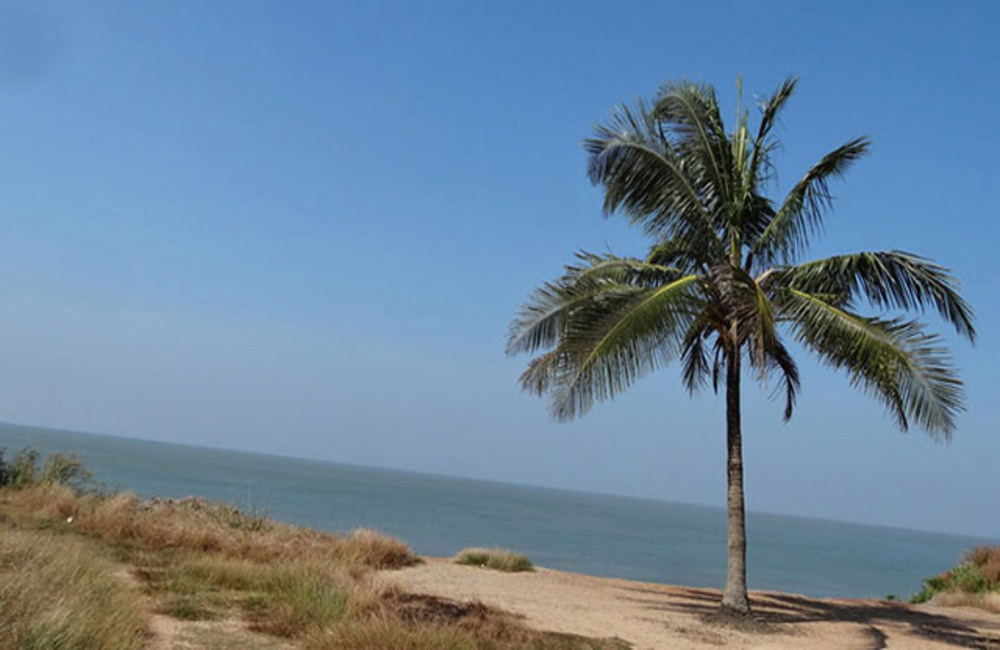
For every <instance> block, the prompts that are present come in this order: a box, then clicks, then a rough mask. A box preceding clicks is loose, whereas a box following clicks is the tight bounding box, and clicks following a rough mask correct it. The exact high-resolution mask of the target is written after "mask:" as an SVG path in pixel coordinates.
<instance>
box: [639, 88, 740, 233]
mask: <svg viewBox="0 0 1000 650" xmlns="http://www.w3.org/2000/svg"><path fill="white" fill-rule="evenodd" d="M653 115H654V117H655V118H656V119H658V120H659V121H660V122H661V124H663V125H664V126H665V127H666V134H667V137H668V138H669V139H670V140H671V143H672V144H673V145H674V147H675V148H676V149H677V150H679V151H680V152H681V155H682V156H683V157H684V158H685V159H688V160H692V161H694V162H695V163H696V165H693V166H692V167H693V168H694V169H693V172H694V174H695V175H696V176H701V177H705V179H706V183H705V185H706V187H709V188H711V190H712V194H713V196H712V197H711V200H712V205H710V206H709V209H710V211H712V212H717V213H722V212H723V211H724V208H725V206H727V205H728V204H729V201H730V197H731V196H732V189H733V188H732V179H731V178H730V174H729V171H730V170H731V169H732V165H731V164H730V161H729V159H730V155H731V154H730V144H729V140H728V138H727V136H726V129H725V125H724V124H723V121H722V115H721V114H720V113H719V103H718V100H717V99H716V97H715V89H714V88H712V87H711V86H708V85H703V84H696V83H693V82H690V81H677V82H668V83H667V84H665V85H664V86H663V87H662V88H661V89H660V95H659V97H658V98H657V100H656V103H655V105H654V107H653ZM725 225H726V224H721V223H720V224H717V226H722V227H724V226H725Z"/></svg>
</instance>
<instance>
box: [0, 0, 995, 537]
mask: <svg viewBox="0 0 1000 650" xmlns="http://www.w3.org/2000/svg"><path fill="white" fill-rule="evenodd" d="M998 25H1000V5H996V4H995V3H991V2H985V1H983V2H966V3H958V4H954V5H943V4H940V3H927V2H880V3H864V2H848V3H815V4H810V5H809V6H805V5H803V4H802V3H798V2H758V3H752V4H751V3H741V2H732V3H729V2H704V3H701V2H685V3H677V2H658V3H652V2H629V3H589V2H588V3H584V2H580V3H557V2H508V3H458V2H451V3H430V2H424V3H410V2H396V3H391V2H337V3H330V2H297V3H279V2H235V1H234V2H201V1H190V2H183V1H178V2H169V3H168V2H160V3H141V4H138V3H129V2H106V3H48V2H31V3H29V2H14V3H11V2H2V3H0V36H2V37H3V38H2V39H0V41H2V42H3V45H2V46H0V97H2V99H0V166H2V170H3V173H2V174H0V278H2V279H3V281H2V282H0V305H2V306H3V309H2V317H0V331H2V332H3V339H2V343H0V419H2V420H7V421H12V422H20V423H27V424H39V425H48V426H56V427H62V428H69V429H77V430H87V431H95V432H101V433H110V434H114V435H123V436H130V437H137V438H149V439H157V440H169V441H176V442H186V443H194V444H205V445H212V446H220V447H229V448H238V449H246V450H253V451H263V452H272V453H281V454H286V455H291V456H304V457H310V458H322V459H329V460H333V461H340V462H348V463H359V464H366V465H375V466H382V467H396V468H404V469H413V470H418V471H426V472H435V473H443V474H451V475H460V476H469V477H477V478H487V479H496V480H505V481H514V482H520V483H528V484H535V485H548V486H556V487H565V488H572V489H584V490H591V491H600V492H610V493H615V494H626V495H635V496H645V497H653V498H658V499H666V500H674V501H685V502H693V503H701V504H711V505H722V504H723V503H724V494H725V491H724V478H725V477H724V453H725V446H724V434H723V431H724V420H723V412H722V407H723V403H722V400H720V399H719V398H716V397H715V396H713V395H711V394H710V393H708V394H704V395H700V396H698V397H696V398H695V399H688V397H687V396H686V394H685V393H684V391H683V390H682V389H681V386H680V381H679V379H678V377H677V374H676V373H675V372H672V371H670V370H668V371H666V372H661V373H659V374H658V375H653V376H649V377H647V378H646V379H645V380H643V381H642V382H641V383H640V384H638V385H636V386H635V387H634V388H633V389H632V390H631V391H629V393H627V394H626V395H625V396H623V397H622V398H621V399H618V400H617V401H615V402H613V403H607V404H603V405H600V406H598V407H597V408H595V409H594V410H593V411H592V412H591V413H590V414H588V415H587V416H586V417H585V418H583V419H581V420H579V421H576V422H574V423H571V424H556V423H554V422H553V421H552V420H551V419H550V418H549V416H548V415H547V413H546V410H545V404H544V402H543V401H542V400H539V399H537V398H535V397H532V396H530V395H527V394H524V393H521V392H519V390H518V385H517V376H518V375H519V374H520V371H521V369H522V368H523V366H524V363H525V362H526V359H523V358H517V359H508V358H506V357H505V356H504V355H503V347H504V339H505V333H506V328H507V324H508V322H509V320H510V318H511V317H512V316H513V314H514V311H515V308H516V307H517V305H518V304H519V303H520V302H522V301H523V300H524V299H525V298H526V297H527V295H528V293H529V292H530V291H531V290H532V289H533V288H534V287H535V286H537V285H538V284H539V283H540V282H542V281H544V280H548V279H551V278H553V277H555V276H556V275H558V274H559V272H560V270H561V267H562V264H564V263H566V262H568V261H570V260H571V257H572V254H573V252H574V251H575V250H578V249H581V248H586V249H590V250H597V251H602V250H606V249H608V248H610V249H611V250H613V251H615V252H617V253H619V254H640V253H641V252H642V250H643V248H642V247H643V240H642V239H641V237H640V235H639V233H637V232H632V231H630V230H629V229H628V228H627V227H626V226H625V225H624V223H623V221H622V220H621V219H616V218H611V219H604V218H602V216H601V212H600V203H601V196H600V192H599V191H598V190H597V189H595V188H593V187H591V186H590V185H589V183H588V182H587V179H586V177H585V174H584V170H585V158H584V153H583V150H582V148H581V146H580V143H581V140H582V139H583V138H585V137H587V136H588V135H589V134H590V132H591V129H592V126H593V124H594V123H595V122H597V121H600V120H602V119H603V118H605V117H606V116H607V114H608V112H609V110H610V109H611V108H612V107H613V106H614V105H615V104H617V103H619V102H622V101H632V100H634V99H635V98H637V97H649V96H651V95H652V94H653V93H655V91H656V89H657V87H658V85H659V84H660V83H661V82H663V81H665V80H667V79H676V78H682V77H684V78H691V79H695V80H699V81H705V82H709V83H713V84H715V86H716V87H717V89H718V92H719V95H720V98H721V100H722V102H723V104H724V106H725V107H726V110H727V111H729V112H727V113H726V115H729V114H735V80H736V78H737V76H739V75H742V76H743V78H744V87H745V93H746V94H747V95H749V96H753V95H755V94H756V95H762V94H764V93H768V92H770V91H771V90H772V89H773V88H775V87H776V86H777V84H778V83H780V82H781V81H782V80H783V79H784V78H785V77H786V76H788V75H789V74H795V75H798V76H800V77H801V78H802V82H801V84H800V86H799V89H798V92H797V94H796V97H795V98H794V100H793V101H792V102H791V104H790V105H789V106H788V108H787V110H786V112H785V114H784V120H783V123H782V125H781V128H780V136H781V137H782V139H783V140H784V142H785V148H784V150H783V151H782V153H781V154H780V156H779V157H778V161H777V162H778V174H779V184H778V187H777V188H776V189H777V191H781V190H785V189H787V188H788V186H789V185H790V183H791V182H793V181H794V179H796V178H797V177H798V175H800V174H801V173H802V172H803V171H804V170H805V169H806V167H807V166H808V165H810V164H811V163H812V162H814V161H815V160H817V159H818V158H819V157H820V156H821V155H822V154H823V153H825V152H826V151H827V150H829V149H832V148H834V147H836V146H838V145H839V144H841V143H842V142H844V141H846V140H848V139H850V138H852V137H854V136H856V135H860V134H868V135H869V136H871V138H872V140H873V143H874V145H873V153H872V155H871V156H869V157H868V158H866V159H864V160H862V161H861V162H860V163H859V164H858V165H856V167H855V168H854V169H853V170H852V171H851V173H850V174H849V176H848V178H847V179H846V181H845V182H838V183H836V184H835V186H834V188H833V189H834V193H835V194H836V195H837V197H838V200H837V203H836V205H835V209H834V211H833V212H832V213H831V214H830V215H829V216H828V218H827V221H826V227H825V232H824V235H823V236H822V237H821V238H820V239H819V240H818V241H817V242H816V245H815V246H814V247H813V249H812V252H813V254H814V255H816V256H820V255H825V254H830V253H834V252H840V251H844V252H848V251H857V250H865V249H885V248H899V249H906V250H911V251H913V252H917V253H922V254H925V255H929V256H931V257H933V258H935V259H936V260H938V261H940V262H941V263H943V264H945V265H947V266H950V267H952V268H953V269H954V271H955V273H956V274H957V275H958V276H959V277H960V278H961V280H962V281H963V287H964V292H965V295H966V297H967V298H968V299H969V300H970V301H971V302H972V304H973V305H974V307H975V308H976V311H977V317H978V318H977V325H978V328H979V331H980V339H979V342H978V343H977V344H976V346H975V347H971V346H969V345H968V344H966V343H964V342H962V341H957V340H956V339H955V338H954V337H952V336H951V335H948V337H947V338H948V340H949V342H950V343H951V344H952V345H953V350H954V352H955V356H956V360H957V363H958V365H959V367H960V368H961V371H962V374H963V377H964V379H965V380H966V382H967V389H968V401H967V404H968V412H967V413H966V414H964V415H963V416H962V417H961V419H960V422H959V429H958V431H957V433H956V435H955V438H954V441H953V442H952V444H950V445H948V446H944V445H940V444H936V443H934V442H932V441H931V440H930V439H929V438H927V437H926V436H924V435H923V434H921V433H920V432H919V431H912V432H911V433H909V434H906V435H903V434H901V433H899V432H898V431H896V430H894V429H893V428H892V424H891V421H890V419H889V418H888V417H887V416H886V415H884V414H883V413H882V412H881V410H880V409H879V407H878V406H877V405H875V404H873V403H871V402H870V401H869V400H867V399H866V398H865V397H864V396H862V395H859V394H855V393H854V392H852V391H851V389H850V388H849V386H848V381H847V379H846V378H845V377H843V376H839V375H835V374H832V373H831V372H829V371H827V370H826V369H823V368H819V367H817V366H816V365H815V364H814V363H813V362H812V361H811V360H809V358H808V357H806V356H804V355H802V356H800V358H799V360H800V363H801V365H802V375H803V377H802V378H803V391H802V395H801V401H800V406H799V410H798V412H797V413H796V415H795V417H794V419H793V420H792V422H791V423H789V424H782V423H781V407H780V405H779V404H774V403H771V402H768V400H767V391H761V390H758V389H756V388H753V387H752V386H749V385H748V387H747V390H746V392H745V402H746V406H745V419H744V431H745V433H746V443H745V444H746V454H747V488H748V505H749V508H750V509H751V510H758V511H771V512H781V513H790V514H798V515H806V516H813V517H823V518H833V519H845V520H852V521H861V522H869V523H884V524H889V525H900V526H907V527H914V528H921V529H932V530H951V531H955V532H964V533H972V534H981V535H991V536H1000V520H998V518H997V517H996V515H995V514H990V513H991V512H992V510H994V508H992V507H991V505H990V504H993V503H995V502H996V501H997V498H998V497H1000V480H998V471H997V460H996V459H997V458H1000V436H998V435H997V431H996V428H997V427H996V422H998V421H1000V417H998V416H1000V413H998V410H1000V404H998V400H997V399H996V398H995V396H994V392H995V388H996V386H997V385H998V374H1000V370H998V368H1000V344H998V342H997V336H996V334H997V325H996V323H997V321H998V317H1000V313H998V307H997V300H996V299H995V296H996V293H997V289H998V276H1000V273H998V271H997V267H996V262H995V256H994V254H993V251H994V249H995V247H996V242H997V239H998V238H997V236H998V234H1000V232H998V231H1000V227H998V225H997V223H998V222H997V217H996V194H997V189H1000V188H998V181H997V174H996V170H997V169H998V167H1000V164H998V163H1000V123H998V121H997V120H996V107H997V106H998V105H1000V83H998V79H997V73H996V69H997V64H998V60H997V56H996V50H995V47H994V46H995V43H994V40H995V36H994V32H995V31H996V27H997V26H998ZM932 322H934V325H935V327H938V329H939V330H941V331H944V328H941V327H939V324H938V323H936V322H935V321H933V320H932ZM750 525H751V534H752V521H751V524H750Z"/></svg>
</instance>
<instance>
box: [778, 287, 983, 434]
mask: <svg viewBox="0 0 1000 650" xmlns="http://www.w3.org/2000/svg"><path fill="white" fill-rule="evenodd" d="M783 294H784V295H783V308H784V311H785V314H786V315H787V316H788V317H789V318H790V323H791V327H792V330H793V332H794V333H795V336H796V339H797V340H798V341H799V342H801V343H803V344H805V345H806V346H807V347H808V348H809V349H811V350H812V351H813V352H814V353H815V354H816V355H817V356H818V357H819V358H820V359H821V360H823V361H824V362H826V363H827V364H829V365H831V366H832V367H834V368H837V369H841V368H843V369H845V370H846V371H847V372H848V374H849V375H850V379H851V384H852V385H853V386H855V387H858V388H860V389H862V390H864V391H865V392H867V393H868V394H870V395H872V396H873V397H875V398H876V399H878V400H879V401H881V402H882V403H883V405H884V406H886V407H887V408H888V409H889V411H890V413H891V414H892V415H893V417H894V418H895V420H896V423H897V424H898V425H899V427H900V428H901V429H903V430H904V431H905V430H907V428H908V427H909V422H910V420H911V419H912V420H914V421H915V422H916V423H917V424H918V425H920V426H921V427H922V428H924V429H926V430H927V432H928V433H930V434H931V435H933V436H936V437H939V438H942V439H945V440H947V439H948V438H950V436H951V433H952V432H953V431H954V429H955V416H956V415H957V413H958V412H959V411H961V410H962V397H963V394H962V382H961V381H960V380H959V379H958V378H957V376H956V374H955V371H954V368H953V367H952V363H951V358H950V357H949V355H948V352H947V350H946V349H944V348H943V347H942V346H941V345H939V338H938V337H937V335H934V334H928V333H926V332H925V331H924V329H923V326H922V325H921V324H920V323H917V322H916V321H905V320H901V319H879V318H868V317H864V316H860V315H858V314H854V313H851V312H849V311H847V310H843V309H839V308H837V307H834V306H833V305H830V304H828V303H825V302H823V301H822V300H820V299H818V298H816V297H815V296H813V295H810V294H808V293H806V292H804V291H800V290H798V289H788V290H786V291H784V292H783Z"/></svg>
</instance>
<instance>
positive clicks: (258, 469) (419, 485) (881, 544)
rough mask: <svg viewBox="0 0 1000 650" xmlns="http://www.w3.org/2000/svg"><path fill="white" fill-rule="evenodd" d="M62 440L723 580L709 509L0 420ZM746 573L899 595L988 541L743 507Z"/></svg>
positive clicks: (275, 499) (133, 459)
mask: <svg viewBox="0 0 1000 650" xmlns="http://www.w3.org/2000/svg"><path fill="white" fill-rule="evenodd" d="M28 445H30V446H33V447H34V448H36V449H37V450H39V451H40V452H42V453H43V454H48V453H52V452H72V453H75V454H77V456H78V457H79V458H80V459H81V460H82V461H83V462H84V463H85V464H86V465H87V466H88V467H89V468H91V469H92V470H93V471H94V472H95V475H96V476H95V478H96V479H97V480H98V481H99V482H100V483H101V484H102V485H103V486H104V487H106V488H108V489H118V490H131V491H134V492H136V493H138V494H139V495H141V496H143V497H150V496H166V497H184V496H189V495H198V496H204V497H207V498H210V499H218V500H222V501H226V502H230V503H232V504H234V505H237V506H239V507H242V508H246V509H248V510H250V511H252V512H255V513H258V514H266V515H268V516H270V517H273V518H275V519H279V520H282V521H288V522H291V523H295V524H300V525H305V526H313V527H316V528H321V529H325V530H329V531H335V532H343V531H349V530H351V529H354V528H358V527H366V528H376V529H378V530H381V531H384V532H386V533H388V534H390V535H393V536H396V537H399V538H400V539H403V540H404V541H406V542H407V543H409V544H410V545H411V546H412V547H413V549H414V550H415V551H417V552H418V553H420V554H423V555H436V556H451V555H454V554H455V553H456V552H457V551H459V550H460V549H462V548H465V547H467V546H501V547H507V548H512V549H515V550H518V551H520V552H523V553H526V554H527V555H528V556H529V557H531V559H532V560H533V561H534V562H535V563H536V564H537V565H540V566H544V567H549V568H553V569H562V570H565V571H576V572H581V573H589V574H593V575H599V576H612V577H618V578H630V579H635V580H645V581H653V582H664V583H671V584H684V585H690V586H698V587H721V586H722V584H723V583H724V582H725V570H726V547H725V539H726V516H725V511H724V510H722V509H719V508H708V507H703V506H692V505H684V504H677V503H667V502H660V501H652V500H642V499H632V498H625V497H615V496H606V495H597V494H585V493H577V492H566V491H559V490H551V489H543V488H533V487H525V486H518V485H508V484H500V483H493V482H484V481H474V480H467V479H456V478H447V477H441V476H431V475H425V474H416V473H410V472H402V471H395V470H383V469H371V468H365V467H356V466H350V465H340V464H336V463H329V462H321V461H313V460H304V459H294V458H286V457H281V456H268V455H263V454H253V453H246V452H238V451H228V450H221V449H209V448H202V447H193V446H187V445H176V444H169V443H161V442H149V441H142V440H133V439H128V438H115V437H111V436H102V435H93V434H84V433H76V432H70V431H59V430H54V429H44V428H38V427H28V426H21V425H13V424H2V423H0V448H6V449H7V453H8V454H12V453H14V452H15V451H16V450H18V449H20V448H22V447H24V446H28ZM747 528H748V538H749V552H748V553H749V558H748V567H749V576H748V579H749V583H750V588H751V589H770V590H779V591H786V592H792V593H801V594H805V595H809V596H839V597H884V596H886V595H888V594H894V595H898V596H902V597H904V598H905V597H907V596H909V595H910V594H912V593H914V592H916V591H918V590H919V588H920V584H921V581H922V580H923V579H924V578H926V577H928V576H931V575H934V574H937V573H939V572H941V571H943V570H945V569H947V568H948V567H950V566H952V565H954V563H955V562H956V560H957V559H958V557H959V555H960V554H961V553H962V551H964V550H966V549H968V548H970V547H972V546H974V545H976V544H982V543H987V542H989V540H983V539H977V538H972V537H965V536H958V535H948V534H942V533H930V532H920V531H912V530H902V529H895V528H884V527H876V526H866V525H860V524H850V523H842V522H831V521H822V520H815V519H805V518H800V517H786V516H780V515H772V514H763V513H749V515H748V523H747Z"/></svg>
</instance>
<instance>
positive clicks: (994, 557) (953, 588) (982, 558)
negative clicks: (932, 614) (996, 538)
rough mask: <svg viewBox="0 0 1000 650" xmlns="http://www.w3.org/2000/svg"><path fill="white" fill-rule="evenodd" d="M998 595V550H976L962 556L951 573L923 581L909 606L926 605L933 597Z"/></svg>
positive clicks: (986, 548) (977, 548) (999, 560)
mask: <svg viewBox="0 0 1000 650" xmlns="http://www.w3.org/2000/svg"><path fill="white" fill-rule="evenodd" d="M991 592H1000V546H994V547H990V546H977V547H976V548H973V549H972V550H970V551H967V552H966V553H965V554H963V556H962V562H961V564H959V565H958V566H956V567H955V568H954V569H950V570H948V571H945V572H944V573H942V574H941V575H938V576H934V577H933V578H927V579H926V580H924V587H923V589H922V590H921V591H920V593H918V594H917V595H916V596H914V597H913V598H911V599H910V602H911V603H915V604H919V603H926V602H927V601H929V600H930V599H931V598H933V597H934V596H936V595H937V594H955V593H962V594H987V593H991Z"/></svg>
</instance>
